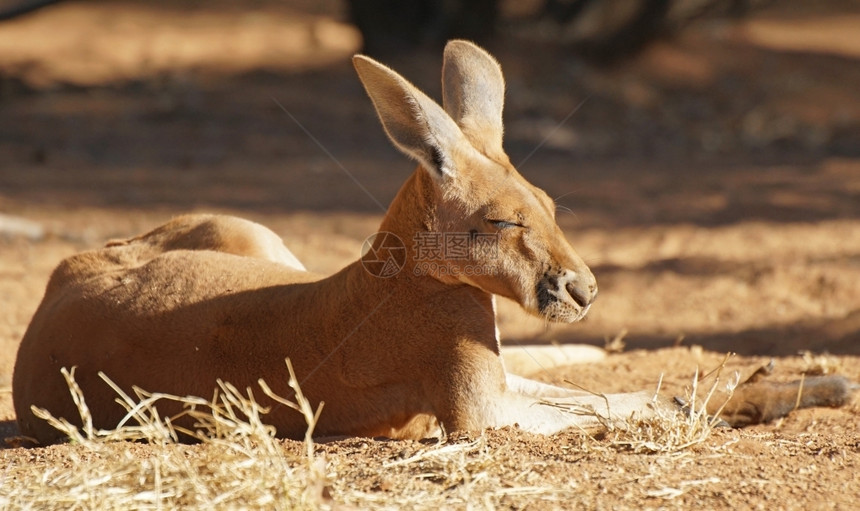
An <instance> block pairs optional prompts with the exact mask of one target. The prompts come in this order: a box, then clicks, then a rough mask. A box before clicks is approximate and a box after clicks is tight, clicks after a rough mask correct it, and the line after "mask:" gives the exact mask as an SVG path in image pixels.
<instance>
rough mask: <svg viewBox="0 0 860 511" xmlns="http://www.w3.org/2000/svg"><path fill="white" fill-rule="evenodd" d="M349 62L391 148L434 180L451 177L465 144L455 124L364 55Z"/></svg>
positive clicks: (427, 99)
mask: <svg viewBox="0 0 860 511" xmlns="http://www.w3.org/2000/svg"><path fill="white" fill-rule="evenodd" d="M352 61H353V64H354V65H355V69H356V71H357V72H358V76H359V78H360V79H361V82H362V83H363V84H364V88H365V89H366V90H367V94H368V95H369V96H370V99H371V100H372V101H373V105H374V107H376V113H377V114H378V115H379V120H380V121H382V126H383V127H384V128H385V132H386V133H387V134H388V138H390V139H391V141H392V142H393V143H394V145H395V146H397V147H398V148H399V149H400V150H401V151H403V152H404V153H405V154H407V155H408V156H411V157H413V158H415V159H416V160H418V162H419V163H421V165H422V166H423V167H424V168H425V169H426V170H427V171H429V172H430V174H431V175H433V177H434V178H437V179H441V178H446V177H453V176H454V175H455V174H456V168H455V163H454V158H453V155H454V153H455V152H456V151H458V150H459V148H461V147H463V146H464V144H468V142H467V141H466V139H465V137H464V136H463V133H462V131H460V128H459V127H458V126H457V124H456V123H455V122H454V120H453V119H451V117H450V116H449V115H448V114H447V113H445V110H443V109H442V107H440V106H439V105H438V104H437V103H436V102H435V101H433V100H432V99H430V98H429V97H427V96H426V95H425V94H424V93H423V92H421V91H420V90H418V89H417V88H416V87H415V86H414V85H412V84H411V83H409V82H408V81H406V79H404V78H403V77H402V76H400V75H399V74H397V73H396V72H394V71H392V70H391V69H389V68H388V67H386V66H384V65H382V64H380V63H379V62H376V61H375V60H373V59H371V58H368V57H365V56H363V55H356V56H355V57H353V59H352Z"/></svg>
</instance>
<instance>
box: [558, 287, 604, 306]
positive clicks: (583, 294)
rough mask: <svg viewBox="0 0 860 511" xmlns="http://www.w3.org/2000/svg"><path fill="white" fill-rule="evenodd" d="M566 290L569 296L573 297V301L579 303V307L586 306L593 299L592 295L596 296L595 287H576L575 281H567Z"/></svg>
mask: <svg viewBox="0 0 860 511" xmlns="http://www.w3.org/2000/svg"><path fill="white" fill-rule="evenodd" d="M565 287H566V288H567V292H568V293H569V294H570V297H571V298H573V301H575V302H576V303H578V304H579V306H580V307H586V306H588V305H590V304H591V302H593V301H594V297H595V296H597V290H596V289H595V287H594V286H593V285H592V286H588V288H587V289H583V288H581V287H578V286H577V285H576V284H575V283H573V282H569V283H568V284H567V286H565Z"/></svg>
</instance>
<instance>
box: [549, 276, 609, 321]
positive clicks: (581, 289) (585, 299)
mask: <svg viewBox="0 0 860 511" xmlns="http://www.w3.org/2000/svg"><path fill="white" fill-rule="evenodd" d="M596 297H597V281H596V280H595V278H594V275H592V273H591V272H590V271H589V270H588V269H585V270H584V271H578V272H574V271H572V270H561V271H560V272H558V273H555V272H546V273H544V275H543V278H541V279H540V280H539V281H538V285H537V298H538V310H539V311H540V313H541V315H543V316H544V317H546V318H547V319H548V320H550V321H558V322H563V323H572V322H574V321H578V320H580V319H582V318H583V317H584V316H585V314H586V313H587V312H588V309H589V307H590V306H591V304H592V302H594V299H595V298H596Z"/></svg>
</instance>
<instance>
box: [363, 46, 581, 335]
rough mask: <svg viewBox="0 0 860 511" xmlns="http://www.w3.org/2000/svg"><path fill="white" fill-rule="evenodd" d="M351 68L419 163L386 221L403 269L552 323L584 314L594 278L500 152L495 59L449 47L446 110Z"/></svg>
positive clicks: (374, 73) (500, 99)
mask: <svg viewBox="0 0 860 511" xmlns="http://www.w3.org/2000/svg"><path fill="white" fill-rule="evenodd" d="M353 63H354V64H355V67H356V70H357V71H358V74H359V77H360V79H361V81H362V83H363V84H364V86H365V89H366V90H367V93H368V95H369V96H370V98H371V100H372V101H373V104H374V106H375V107H376V111H377V113H378V115H379V118H380V120H381V121H382V125H383V127H384V128H385V131H386V133H387V134H388V136H389V138H390V139H391V141H392V142H393V143H394V144H395V145H396V146H397V147H398V148H399V149H400V150H401V151H403V152H404V153H405V154H407V155H409V156H411V157H413V158H415V159H416V160H417V161H418V163H419V168H418V169H417V170H416V172H415V174H413V176H412V178H411V179H410V180H409V181H407V183H406V184H405V185H404V187H403V189H401V191H400V193H399V194H398V196H397V198H395V200H394V202H393V203H392V206H391V208H390V209H389V212H388V215H386V219H385V220H384V221H383V230H391V231H392V232H395V233H396V234H398V236H400V237H404V236H405V237H406V238H407V239H404V240H403V241H404V242H405V244H406V245H407V267H406V269H407V270H408V271H412V272H413V273H416V274H425V275H427V276H429V277H432V278H436V279H438V280H441V281H443V282H446V283H451V284H456V283H463V284H468V285H471V286H474V287H477V288H479V289H481V290H483V291H486V292H487V293H493V294H498V295H501V296H505V297H508V298H511V299H513V300H515V301H517V302H518V303H519V304H520V305H521V306H522V307H523V308H524V309H525V310H527V311H529V312H531V313H534V314H536V315H539V316H541V317H544V318H546V319H548V320H551V321H562V322H572V321H576V320H578V319H580V318H582V317H583V316H584V315H585V313H586V312H587V311H588V308H589V306H590V304H591V302H592V301H593V300H594V298H595V296H596V294H597V284H596V281H595V279H594V276H593V275H592V274H591V271H590V270H589V269H588V267H587V266H586V265H585V263H584V262H583V261H582V259H581V258H580V257H579V256H578V255H577V254H576V252H575V251H574V250H573V248H572V247H571V246H570V244H569V243H568V242H567V240H566V239H565V237H564V234H563V233H562V231H561V229H560V228H559V227H558V224H557V223H556V221H555V203H554V201H553V200H552V199H550V198H549V196H547V194H546V193H544V192H543V190H541V189H539V188H537V187H535V186H533V185H531V184H530V183H529V182H528V181H526V180H525V179H524V178H523V177H522V176H521V175H520V174H519V173H518V172H517V170H516V169H515V168H514V166H513V165H512V164H511V162H510V159H509V158H508V156H507V155H506V154H505V152H504V150H503V149H502V131H503V130H502V107H503V103H504V79H503V78H502V72H501V68H500V67H499V64H498V63H497V62H496V61H495V59H493V57H492V56H490V55H489V54H488V53H487V52H485V51H484V50H482V49H481V48H478V47H477V46H475V45H474V44H472V43H469V42H466V41H451V42H449V43H448V45H447V46H446V47H445V57H444V64H443V69H442V75H443V76H442V92H443V105H444V108H443V107H440V106H439V105H438V104H437V103H436V102H435V101H433V100H432V99H430V98H429V97H427V96H426V95H425V94H423V93H422V92H421V91H419V90H418V89H417V88H415V87H414V86H413V85H412V84H410V83H409V82H408V81H406V80H405V79H404V78H403V77H401V76H400V75H398V74H397V73H395V72H394V71H392V70H391V69H389V68H387V67H385V66H383V65H382V64H379V63H378V62H376V61H374V60H372V59H370V58H367V57H364V56H356V57H355V58H354V59H353ZM410 245H411V246H410Z"/></svg>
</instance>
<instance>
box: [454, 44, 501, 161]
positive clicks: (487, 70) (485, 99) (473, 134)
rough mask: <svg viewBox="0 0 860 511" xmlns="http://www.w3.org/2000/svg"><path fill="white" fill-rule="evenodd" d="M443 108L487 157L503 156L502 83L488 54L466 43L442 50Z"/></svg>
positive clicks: (499, 71) (494, 61) (499, 67)
mask: <svg viewBox="0 0 860 511" xmlns="http://www.w3.org/2000/svg"><path fill="white" fill-rule="evenodd" d="M444 58H445V60H444V63H443V64H442V105H443V106H444V107H445V111H446V112H448V114H449V115H451V117H452V118H453V119H454V121H455V122H456V123H457V125H458V126H459V127H460V129H461V130H462V131H463V134H464V135H465V136H466V138H468V139H469V141H470V142H471V143H472V145H474V146H475V147H476V148H479V149H483V150H484V152H485V153H486V154H496V155H503V154H504V150H503V149H502V135H503V131H504V130H503V124H502V110H503V108H504V102H505V79H504V76H502V68H501V66H499V63H498V62H496V59H494V58H493V57H492V55H490V54H489V53H487V52H486V51H484V50H483V49H481V48H479V47H478V46H476V45H475V44H473V43H470V42H469V41H462V40H453V41H450V42H449V43H448V44H447V45H446V46H445V57H444Z"/></svg>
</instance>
